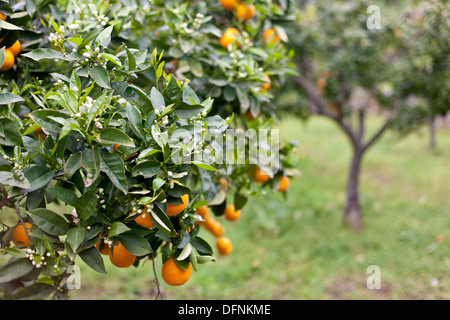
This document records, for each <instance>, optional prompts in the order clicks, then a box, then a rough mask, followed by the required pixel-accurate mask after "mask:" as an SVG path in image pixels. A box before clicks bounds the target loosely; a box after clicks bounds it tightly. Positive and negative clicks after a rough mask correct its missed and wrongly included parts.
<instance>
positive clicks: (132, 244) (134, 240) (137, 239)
mask: <svg viewBox="0 0 450 320" xmlns="http://www.w3.org/2000/svg"><path fill="white" fill-rule="evenodd" d="M119 240H120V242H121V243H122V244H123V246H124V247H125V249H127V250H128V251H129V252H130V253H131V254H134V255H135V256H145V255H147V254H150V253H152V252H153V250H152V247H151V246H150V244H149V243H148V241H147V240H145V239H144V238H143V237H141V236H140V235H138V234H136V233H134V232H125V233H122V234H120V235H119Z"/></svg>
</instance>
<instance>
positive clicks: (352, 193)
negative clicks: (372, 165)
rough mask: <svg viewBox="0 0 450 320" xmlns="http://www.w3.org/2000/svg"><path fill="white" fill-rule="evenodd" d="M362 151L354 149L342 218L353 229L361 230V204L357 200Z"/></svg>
mask: <svg viewBox="0 0 450 320" xmlns="http://www.w3.org/2000/svg"><path fill="white" fill-rule="evenodd" d="M363 154H364V151H363V150H362V149H354V151H353V157H352V162H351V165H350V170H349V173H348V180H347V198H346V201H345V208H344V220H345V221H346V222H347V223H348V225H349V226H350V228H351V229H352V230H353V231H355V232H359V231H361V227H362V214H361V204H360V202H359V174H360V172H361V161H362V157H363Z"/></svg>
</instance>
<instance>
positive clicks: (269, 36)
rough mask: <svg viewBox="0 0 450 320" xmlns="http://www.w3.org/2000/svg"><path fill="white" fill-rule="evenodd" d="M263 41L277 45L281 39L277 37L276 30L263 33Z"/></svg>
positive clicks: (267, 30)
mask: <svg viewBox="0 0 450 320" xmlns="http://www.w3.org/2000/svg"><path fill="white" fill-rule="evenodd" d="M263 39H264V41H265V42H270V43H276V42H280V37H279V36H278V35H277V33H276V32H275V30H274V29H272V28H269V29H266V30H265V31H264V33H263Z"/></svg>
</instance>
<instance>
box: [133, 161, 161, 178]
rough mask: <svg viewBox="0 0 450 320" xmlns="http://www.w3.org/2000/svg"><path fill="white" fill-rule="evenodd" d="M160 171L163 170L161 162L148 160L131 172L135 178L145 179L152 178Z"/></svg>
mask: <svg viewBox="0 0 450 320" xmlns="http://www.w3.org/2000/svg"><path fill="white" fill-rule="evenodd" d="M160 170H161V168H160V163H159V162H157V161H151V160H148V161H144V162H141V163H139V164H138V165H136V166H134V168H133V169H132V170H131V174H132V176H133V177H135V176H143V177H144V178H151V177H153V176H154V175H156V174H157V173H158V172H159V171H160Z"/></svg>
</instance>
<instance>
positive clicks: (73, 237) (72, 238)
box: [66, 226, 86, 252]
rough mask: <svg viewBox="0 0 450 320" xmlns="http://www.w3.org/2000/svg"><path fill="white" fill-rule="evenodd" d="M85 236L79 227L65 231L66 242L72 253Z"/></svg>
mask: <svg viewBox="0 0 450 320" xmlns="http://www.w3.org/2000/svg"><path fill="white" fill-rule="evenodd" d="M85 234H86V230H85V229H84V228H82V227H80V226H78V227H76V228H71V229H69V231H67V238H66V241H67V242H68V243H69V245H70V247H71V248H72V249H73V251H74V252H76V251H77V249H78V247H79V246H80V244H81V243H82V242H83V241H84V236H85Z"/></svg>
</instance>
